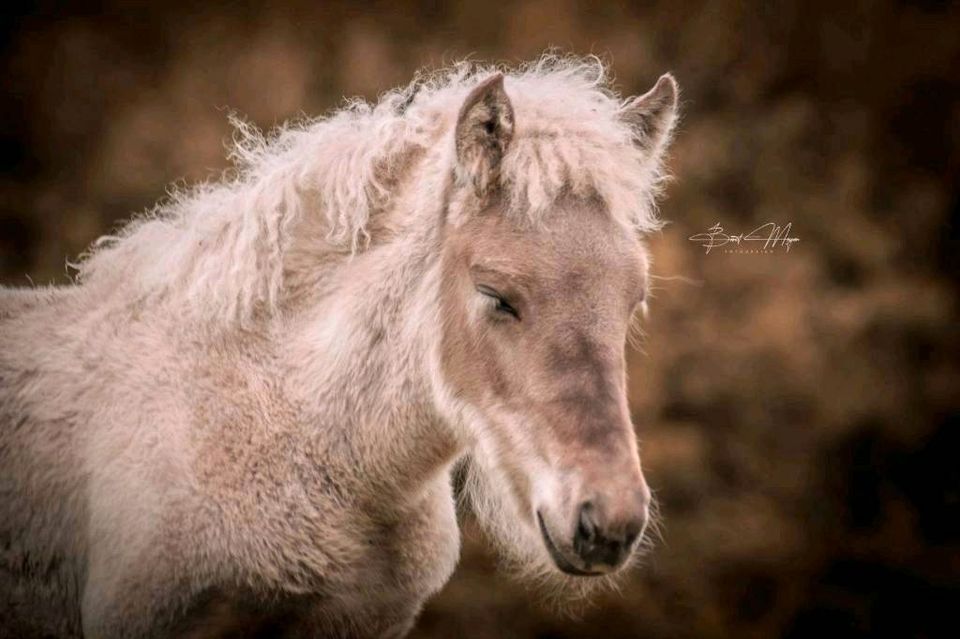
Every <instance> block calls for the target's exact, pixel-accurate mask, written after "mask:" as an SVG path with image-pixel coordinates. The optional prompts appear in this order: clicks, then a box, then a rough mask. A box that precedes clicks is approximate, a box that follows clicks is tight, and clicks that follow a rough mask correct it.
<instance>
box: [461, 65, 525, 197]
mask: <svg viewBox="0 0 960 639" xmlns="http://www.w3.org/2000/svg"><path fill="white" fill-rule="evenodd" d="M513 126H514V121H513V105H512V104H510V98H508V97H507V92H506V91H505V90H504V88H503V74H502V73H497V74H496V75H494V76H492V77H490V78H488V79H486V80H484V81H483V82H481V83H480V84H479V85H478V86H477V87H476V88H474V89H473V90H472V91H471V92H470V95H468V96H467V99H466V100H464V102H463V106H462V107H460V115H459V117H458V118H457V129H456V133H455V135H456V148H457V176H458V178H459V179H460V180H461V181H464V182H465V181H469V182H470V183H471V184H473V189H474V191H475V192H476V194H477V196H478V197H481V198H482V197H484V196H485V195H486V194H487V193H489V192H490V190H491V189H492V188H493V187H494V186H495V185H496V183H497V182H498V180H499V178H500V163H501V161H502V160H503V156H504V154H505V153H506V150H507V145H509V144H510V140H511V139H513Z"/></svg>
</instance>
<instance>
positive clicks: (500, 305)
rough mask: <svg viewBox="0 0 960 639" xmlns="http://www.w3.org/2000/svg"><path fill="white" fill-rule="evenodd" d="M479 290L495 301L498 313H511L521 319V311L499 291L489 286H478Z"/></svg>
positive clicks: (495, 308)
mask: <svg viewBox="0 0 960 639" xmlns="http://www.w3.org/2000/svg"><path fill="white" fill-rule="evenodd" d="M477 291H478V292H479V293H480V294H481V295H484V296H486V297H489V298H490V299H491V300H493V301H494V302H495V304H496V306H494V310H495V311H496V312H497V313H501V314H503V315H510V316H511V317H513V318H514V319H516V320H519V319H520V312H519V311H518V310H517V309H516V308H515V307H514V306H513V305H511V304H510V302H508V301H507V300H506V299H504V297H503V295H501V294H500V293H498V292H497V291H495V290H493V289H492V288H490V287H488V286H478V287H477Z"/></svg>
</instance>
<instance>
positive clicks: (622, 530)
mask: <svg viewBox="0 0 960 639" xmlns="http://www.w3.org/2000/svg"><path fill="white" fill-rule="evenodd" d="M606 511H607V509H606V508H604V507H603V503H602V501H600V500H596V501H594V500H591V501H585V502H583V504H581V506H580V515H579V517H578V519H577V529H576V532H575V533H574V536H573V549H574V551H575V552H576V553H577V555H578V556H579V557H580V559H582V560H583V562H584V563H585V564H586V566H587V569H588V570H589V569H590V568H596V567H604V566H606V567H610V568H616V567H617V566H619V565H620V564H621V563H623V561H624V559H626V558H627V556H628V555H629V554H630V550H631V548H632V547H633V542H634V541H636V540H637V536H638V535H639V534H640V533H641V532H642V531H643V526H644V524H645V523H646V519H647V513H646V507H641V508H638V509H636V510H634V511H633V512H632V513H631V514H630V515H627V516H621V517H617V518H615V519H611V518H609V517H607V516H606Z"/></svg>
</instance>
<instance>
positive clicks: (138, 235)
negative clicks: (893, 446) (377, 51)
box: [76, 55, 664, 323]
mask: <svg viewBox="0 0 960 639" xmlns="http://www.w3.org/2000/svg"><path fill="white" fill-rule="evenodd" d="M495 71H501V72H503V73H504V74H505V89H506V92H507V94H508V95H509V97H510V100H511V101H512V103H513V108H514V110H515V113H516V123H517V125H516V134H515V136H514V139H513V141H512V143H511V145H510V147H509V149H508V150H507V153H506V155H505V156H504V158H503V166H502V167H501V181H502V192H503V193H504V196H505V199H506V201H507V202H508V203H509V206H508V207H507V210H508V212H509V213H510V214H513V215H517V216H524V217H526V218H528V219H529V220H531V221H533V222H544V221H547V220H548V218H549V214H550V211H551V208H552V206H553V204H554V202H555V201H556V200H557V199H558V198H559V197H561V196H562V195H563V194H565V193H573V194H577V195H589V196H598V197H599V198H600V199H601V200H602V201H603V203H604V205H605V208H606V210H607V211H608V212H609V214H610V215H612V216H614V217H615V218H616V219H618V220H619V221H621V222H622V223H623V224H625V225H628V226H630V227H633V228H635V229H636V230H638V231H639V232H649V231H653V230H656V229H657V228H659V226H660V222H659V220H658V218H657V215H656V210H655V200H656V197H657V195H658V194H659V188H660V185H661V184H662V182H663V180H664V174H663V172H662V168H661V166H660V161H659V158H658V157H656V156H652V155H651V154H650V153H649V152H647V151H645V150H644V149H643V147H642V146H641V145H637V144H635V143H634V138H635V132H634V131H633V130H632V129H631V127H630V125H629V124H628V123H627V122H625V121H624V118H622V117H620V114H621V111H622V109H623V107H624V105H625V101H623V100H621V99H620V98H619V97H618V96H617V94H616V93H615V92H614V91H613V90H612V88H611V87H610V82H609V78H608V75H607V71H606V69H605V67H604V65H603V63H602V62H600V61H599V60H598V59H596V58H576V57H560V56H553V55H548V56H544V57H542V58H541V59H540V60H538V61H537V62H535V63H532V64H529V65H526V66H522V67H519V68H517V69H513V70H509V69H503V68H497V67H492V66H481V65H474V64H469V63H459V64H456V65H453V66H452V67H449V68H446V69H442V70H439V71H436V72H433V73H430V74H419V75H418V76H417V77H416V78H415V80H414V81H413V82H412V83H411V84H410V85H408V86H407V87H405V88H402V89H397V90H394V91H390V92H388V93H386V94H384V95H383V96H382V97H381V98H380V100H379V101H378V102H377V103H376V104H368V103H366V102H363V101H361V100H354V101H351V102H349V103H348V104H347V105H346V106H344V107H343V108H342V109H340V110H338V111H336V112H334V113H333V114H331V115H329V116H327V117H324V118H320V119H314V120H306V121H301V122H295V123H290V124H287V125H285V126H283V127H281V128H280V129H278V130H277V131H275V132H274V133H273V134H271V135H269V136H264V135H262V134H261V133H260V132H259V131H257V130H256V129H255V128H254V127H252V126H250V125H248V124H246V123H244V122H242V121H241V120H239V119H236V118H232V122H233V124H234V126H235V130H236V135H235V143H234V146H233V151H232V153H231V159H232V160H233V162H234V165H235V168H234V169H233V170H232V171H230V172H229V173H228V174H227V175H225V176H224V177H223V178H222V179H221V180H220V181H217V182H213V183H208V184H202V185H200V186H197V187H194V188H192V189H188V190H182V191H179V192H175V193H173V194H172V195H171V197H170V199H169V201H167V202H166V203H164V204H162V205H159V206H158V207H156V208H154V209H152V210H151V211H149V212H148V213H145V214H143V215H140V216H138V217H136V218H134V219H133V220H132V221H130V222H129V223H127V224H126V225H125V226H124V227H123V228H121V229H120V230H119V231H118V232H117V233H116V234H114V235H111V236H106V237H103V238H100V239H99V240H98V241H97V242H95V243H94V245H93V246H92V248H91V249H90V250H89V251H88V253H87V254H86V255H85V256H84V257H83V259H82V260H81V262H80V263H79V264H77V265H76V268H77V270H78V275H79V278H80V280H81V281H82V282H84V283H90V284H92V285H96V284H97V283H103V284H104V285H106V286H108V287H110V288H112V289H116V290H120V291H123V294H124V295H126V296H128V297H130V298H132V299H155V300H158V301H164V302H166V303H168V304H170V305H172V306H173V307H174V308H176V309H178V310H179V311H181V312H184V313H186V314H189V315H193V316H196V317H198V318H203V319H207V320H210V321H223V322H240V323H244V322H247V321H250V320H251V319H253V318H254V317H256V316H257V315H258V314H259V313H266V314H271V313H272V312H273V311H275V310H276V308H277V306H278V303H279V301H280V299H281V297H282V295H281V293H282V290H283V286H284V279H285V267H286V266H287V263H286V260H285V255H286V253H287V252H288V250H289V249H290V247H291V244H292V242H293V235H294V234H295V233H296V230H295V229H296V228H297V226H298V222H299V221H300V220H303V219H305V218H309V219H311V220H312V221H313V224H310V225H305V226H304V227H303V228H305V229H306V228H309V229H310V230H311V232H319V234H321V235H322V236H323V237H322V238H318V243H317V245H318V246H321V247H322V250H324V251H328V252H330V253H342V254H344V255H349V254H352V253H355V252H357V251H362V250H364V248H365V246H366V243H367V239H368V238H369V235H368V229H369V227H370V225H371V221H372V220H373V219H374V218H375V216H377V215H379V214H381V213H382V212H384V211H387V210H389V209H390V204H391V198H392V196H393V195H394V194H395V193H396V191H397V189H396V185H397V182H399V181H404V180H409V181H411V184H412V188H413V189H414V191H415V193H414V194H413V198H412V199H408V200H406V201H407V202H408V203H411V202H412V203H413V204H414V205H415V206H417V207H422V208H426V209H434V210H435V211H439V210H440V207H442V206H443V205H444V202H443V191H444V189H443V186H444V185H446V184H448V183H449V182H450V180H452V179H454V176H453V140H452V132H453V128H454V125H455V121H456V116H457V112H458V110H459V108H460V106H461V103H462V101H463V99H464V96H465V95H466V94H467V93H468V92H469V91H470V90H471V89H472V88H473V87H474V86H476V85H477V84H478V83H479V82H481V81H482V80H483V79H484V78H486V77H488V76H489V75H490V74H491V73H494V72H495ZM412 151H416V152H418V153H420V154H422V155H423V156H424V157H425V159H424V160H423V161H418V162H416V163H415V166H414V167H413V168H412V169H411V168H410V166H409V165H410V164H411V162H410V157H411V152H412ZM424 213H428V211H424ZM420 219H423V220H437V219H439V215H424V216H423V217H421V218H420ZM317 264H325V265H327V266H317V268H329V261H323V262H321V261H318V262H317Z"/></svg>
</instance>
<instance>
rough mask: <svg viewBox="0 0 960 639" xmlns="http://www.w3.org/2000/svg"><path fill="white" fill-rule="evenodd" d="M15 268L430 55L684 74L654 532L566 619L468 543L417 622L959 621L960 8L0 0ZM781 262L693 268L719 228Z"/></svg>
mask: <svg viewBox="0 0 960 639" xmlns="http://www.w3.org/2000/svg"><path fill="white" fill-rule="evenodd" d="M4 12H5V19H4V22H3V27H2V29H3V31H2V34H3V37H2V53H0V74H2V78H3V94H2V97H0V127H2V134H0V142H2V153H0V161H2V163H3V170H2V172H0V277H2V280H0V281H2V283H4V284H7V285H26V284H28V279H27V277H28V276H29V277H30V278H32V281H34V282H37V283H46V282H50V281H56V282H65V281H66V276H65V258H66V257H68V256H75V255H77V254H78V253H79V252H80V251H82V250H83V249H84V247H85V246H86V245H87V244H89V243H90V242H91V241H92V240H93V239H94V238H96V237H97V236H98V235H100V234H102V233H104V232H105V231H107V230H108V229H110V228H111V227H112V226H113V225H114V224H116V223H117V222H118V221H119V220H121V219H123V218H126V217H128V216H129V215H131V214H132V213H134V212H136V211H140V210H142V209H144V208H146V207H148V206H149V205H150V204H151V203H153V202H154V201H155V200H157V199H158V198H160V197H162V196H163V195H164V193H165V189H166V187H167V185H168V184H169V183H171V182H173V181H176V180H186V181H187V182H190V181H195V180H197V179H203V178H207V177H210V176H212V175H215V174H216V172H217V171H219V170H221V169H222V168H223V167H224V166H225V161H224V144H225V142H226V141H227V140H229V137H230V130H229V127H228V125H227V122H226V115H227V110H228V109H233V110H236V111H237V112H239V113H241V114H245V115H246V116H248V117H249V118H250V119H251V120H252V121H254V122H256V123H257V124H259V125H260V126H262V127H270V126H271V125H273V124H275V123H278V122H280V121H282V120H284V119H286V118H289V117H291V116H297V115H298V114H300V113H307V114H321V113H323V112H325V111H327V110H329V109H331V108H334V107H336V106H337V105H338V104H340V101H341V98H342V96H345V95H347V96H349V95H361V96H365V97H367V98H370V99H372V98H375V97H376V95H377V93H378V92H380V91H383V90H385V89H387V88H390V87H392V86H395V85H398V84H403V83H406V82H407V81H409V80H410V79H411V78H412V74H413V72H414V71H415V70H416V69H418V68H420V67H421V66H424V65H429V66H437V65H440V64H444V63H445V62H450V61H452V60H455V59H458V58H461V57H463V56H465V55H468V54H473V55H474V57H477V58H481V59H486V60H497V61H506V62H516V61H520V60H525V59H530V58H532V57H534V56H536V55H538V54H539V53H541V52H542V51H543V50H544V49H545V48H547V47H550V46H554V47H559V48H561V49H562V50H564V51H571V52H576V53H597V54H599V55H601V56H602V57H604V58H605V59H606V60H608V61H609V62H610V63H611V65H612V70H613V71H614V73H615V74H616V76H617V82H618V84H619V86H620V87H621V89H622V90H623V91H624V92H625V93H638V92H641V91H643V90H645V89H646V88H647V87H648V86H650V85H651V84H652V83H653V82H654V81H655V79H656V78H657V76H658V75H659V74H660V73H661V72H663V71H666V70H671V71H673V72H674V73H675V74H676V76H677V78H678V79H679V81H680V84H681V87H682V89H683V96H682V97H683V105H684V106H683V108H684V120H683V123H682V125H681V127H680V130H679V134H678V136H677V140H676V144H675V146H674V153H673V159H672V162H671V166H672V170H673V172H674V173H675V174H676V176H677V180H676V181H675V182H674V183H673V184H672V185H671V186H670V188H669V190H668V198H667V200H666V201H665V203H664V206H663V215H664V216H665V217H666V218H668V219H670V220H672V221H673V223H672V224H671V225H670V226H669V227H668V228H667V230H666V231H665V232H664V233H663V234H662V235H661V236H658V237H654V238H652V242H651V243H652V247H653V249H654V252H655V256H656V272H657V273H659V274H660V275H663V276H682V277H683V278H687V279H667V280H662V281H660V282H659V283H658V289H659V290H658V292H657V293H658V294H657V297H656V299H655V300H654V302H653V304H652V316H651V319H650V321H649V322H648V324H647V327H646V331H647V338H646V341H645V347H644V348H645V351H646V352H645V353H642V354H641V353H637V352H631V354H630V360H631V369H632V376H631V395H632V401H633V407H634V415H635V420H636V423H637V426H638V431H639V433H640V436H641V440H642V448H643V458H644V463H645V466H646V468H647V473H648V479H649V481H650V483H651V484H652V486H653V487H654V488H655V489H656V491H657V493H658V495H659V498H660V500H661V503H662V510H663V515H664V534H663V536H664V541H663V542H662V543H660V544H658V547H657V549H656V550H655V552H654V553H653V554H652V556H651V557H650V558H649V560H648V561H647V563H646V565H645V566H644V567H643V568H641V569H640V570H637V571H636V572H635V573H633V575H632V576H631V578H630V579H629V580H628V582H627V583H626V584H625V585H624V587H623V590H622V592H621V593H620V594H611V595H609V596H605V597H603V598H601V599H600V600H599V601H598V602H597V603H596V605H595V606H593V607H592V608H590V609H588V610H587V611H586V612H585V613H583V614H582V615H581V616H579V617H578V618H574V619H570V618H568V617H565V616H562V615H559V614H557V613H555V612H552V611H551V610H550V609H548V608H546V607H544V606H542V605H540V604H539V603H538V602H537V599H536V597H534V596H533V594H532V593H530V592H528V590H527V589H526V588H525V587H524V585H523V584H520V583H517V582H516V581H513V580H511V579H510V578H509V577H507V576H505V575H504V574H503V573H502V572H500V571H498V569H497V565H496V559H495V557H494V556H493V555H492V553H491V552H490V550H489V549H488V547H487V546H485V545H484V542H483V540H482V538H481V537H480V536H479V535H478V534H477V533H476V530H475V527H474V526H473V524H472V523H471V522H470V520H469V518H467V519H466V520H465V522H464V529H465V538H466V542H465V547H464V551H463V561H462V563H461V566H460V568H459V570H458V572H457V573H456V575H455V577H454V579H453V580H452V581H451V583H450V584H449V585H448V586H447V588H446V589H445V591H444V592H443V593H442V594H441V595H440V596H439V597H437V598H436V599H435V600H433V601H432V602H431V603H430V604H429V606H428V607H427V609H426V611H425V612H424V614H423V616H422V618H421V620H420V623H419V625H418V628H417V630H416V632H415V633H414V636H416V637H419V638H434V637H478V638H486V637H538V638H542V639H546V638H548V637H550V638H569V637H604V638H618V637H725V636H736V637H773V636H787V637H808V636H817V637H820V636H847V637H865V636H886V635H889V636H897V637H907V636H911V637H913V636H916V637H933V636H957V635H956V632H957V622H956V618H955V614H954V609H955V608H956V607H957V605H958V604H960V596H958V595H960V590H958V575H960V546H958V537H960V488H958V484H960V464H958V458H960V430H958V428H960V424H958V420H957V408H958V405H960V357H958V355H960V348H958V346H960V336H958V329H957V319H958V307H957V302H958V300H957V292H958V286H957V275H958V271H960V259H958V257H957V249H958V248H960V245H958V228H957V225H958V221H960V186H958V177H960V154H958V153H957V151H956V149H957V142H958V140H960V5H957V4H952V5H950V4H948V3H939V2H921V3H918V4H916V5H908V4H895V3H889V2H878V3H871V2H860V3H849V4H848V5H847V6H846V7H845V8H841V7H839V6H838V5H837V3H834V2H823V1H818V2H813V3H799V2H797V3H792V2H778V3H764V4H762V5H761V4H757V5H756V6H749V7H748V6H743V5H742V4H741V3H738V2H731V1H729V0H718V1H715V2H703V3H691V4H684V5H683V6H680V5H675V4H672V3H669V4H668V3H662V4H658V5H644V6H630V5H628V4H626V3H593V2H574V1H562V2H545V1H544V2H510V1H505V2H486V1H482V0H467V1H466V2H462V3H450V4H439V3H430V2H410V1H405V0H404V1H394V2H373V3H365V2H364V3H340V2H336V3H331V2H304V3H287V4H280V3H273V4H272V5H270V6H258V5H255V4H254V3H246V2H240V3H233V4H231V5H229V6H222V7H217V6H216V5H213V4H208V3H189V4H183V5H179V3H175V2H174V3H163V4H162V6H161V5H160V4H159V3H158V4H157V6H156V7H154V8H146V7H131V6H130V5H129V4H127V3H106V4H103V5H97V6H94V5H75V4H68V5H65V4H64V3H50V4H43V3H41V4H38V5H31V6H20V7H10V6H8V7H7V8H5V9H4ZM767 221H776V222H779V223H781V224H783V223H786V222H792V223H793V235H794V236H796V237H799V238H800V242H799V244H797V245H796V246H795V247H794V248H793V250H791V251H790V252H789V253H788V254H784V253H782V252H777V253H774V254H756V255H755V254H725V253H722V252H713V253H711V254H709V255H704V253H703V249H701V248H699V247H697V246H695V245H694V244H693V243H692V242H690V241H688V240H687V238H688V237H689V236H690V235H692V234H694V233H698V232H701V231H704V230H705V229H706V228H707V227H708V226H710V225H712V224H713V223H715V222H720V223H722V224H723V225H724V226H725V227H726V228H728V229H729V230H731V231H735V232H746V231H749V230H750V229H752V228H753V227H755V226H757V225H759V224H761V223H763V222H767Z"/></svg>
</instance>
